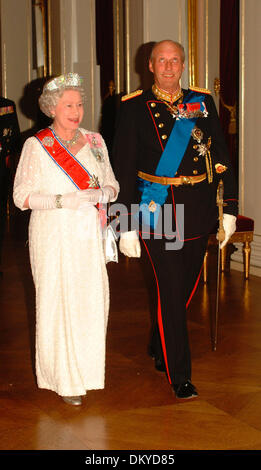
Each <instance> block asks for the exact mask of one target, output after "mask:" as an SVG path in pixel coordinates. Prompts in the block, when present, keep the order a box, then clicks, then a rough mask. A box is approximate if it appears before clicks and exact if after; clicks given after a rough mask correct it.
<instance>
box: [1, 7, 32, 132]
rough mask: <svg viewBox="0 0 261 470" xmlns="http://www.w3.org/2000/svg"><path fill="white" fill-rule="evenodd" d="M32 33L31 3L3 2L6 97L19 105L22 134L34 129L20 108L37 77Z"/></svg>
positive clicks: (2, 22) (2, 45)
mask: <svg viewBox="0 0 261 470" xmlns="http://www.w3.org/2000/svg"><path fill="white" fill-rule="evenodd" d="M31 31H32V27H31V0H19V1H17V0H1V38H2V41H1V47H2V51H1V54H2V88H3V89H2V94H3V96H4V97H6V98H9V99H11V100H13V101H14V102H15V103H16V107H17V116H18V121H19V125H20V130H21V131H24V130H27V129H29V128H30V127H31V126H32V122H31V120H30V119H29V118H27V117H26V116H25V115H24V114H23V113H22V112H21V110H20V107H19V100H20V99H21V97H22V96H23V90H24V86H25V85H27V84H28V83H29V82H31V80H33V79H35V78H36V75H35V73H34V72H33V70H32V50H31Z"/></svg>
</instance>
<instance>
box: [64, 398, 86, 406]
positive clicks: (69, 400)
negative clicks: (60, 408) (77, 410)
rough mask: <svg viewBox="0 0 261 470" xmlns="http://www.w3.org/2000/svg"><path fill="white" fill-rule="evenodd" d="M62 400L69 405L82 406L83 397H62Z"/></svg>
mask: <svg viewBox="0 0 261 470" xmlns="http://www.w3.org/2000/svg"><path fill="white" fill-rule="evenodd" d="M62 399H63V401H65V403H68V405H74V406H79V405H81V404H82V397H62Z"/></svg>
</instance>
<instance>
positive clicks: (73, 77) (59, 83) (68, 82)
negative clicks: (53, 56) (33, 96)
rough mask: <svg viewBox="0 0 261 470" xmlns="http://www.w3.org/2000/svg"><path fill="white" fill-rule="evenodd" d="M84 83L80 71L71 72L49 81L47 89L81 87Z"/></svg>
mask: <svg viewBox="0 0 261 470" xmlns="http://www.w3.org/2000/svg"><path fill="white" fill-rule="evenodd" d="M82 83H83V80H82V78H81V77H80V75H78V73H72V72H70V73H66V74H65V75H60V76H59V77H56V78H54V79H53V80H51V81H50V82H49V83H47V85H46V86H45V89H46V90H49V91H56V90H59V89H60V88H68V87H80V86H82Z"/></svg>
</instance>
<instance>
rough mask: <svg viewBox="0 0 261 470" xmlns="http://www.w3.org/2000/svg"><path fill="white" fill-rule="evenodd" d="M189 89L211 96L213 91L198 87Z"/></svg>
mask: <svg viewBox="0 0 261 470" xmlns="http://www.w3.org/2000/svg"><path fill="white" fill-rule="evenodd" d="M189 89H190V90H192V91H198V92H199V93H208V94H209V95H211V91H210V90H208V89H207V88H199V87H198V86H190V87H189Z"/></svg>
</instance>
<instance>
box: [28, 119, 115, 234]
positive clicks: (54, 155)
mask: <svg viewBox="0 0 261 470" xmlns="http://www.w3.org/2000/svg"><path fill="white" fill-rule="evenodd" d="M35 137H36V139H37V140H38V141H39V142H40V144H41V145H42V147H43V148H44V150H45V151H46V152H47V154H48V155H49V157H51V159H52V160H53V161H54V162H55V163H56V165H57V166H58V167H59V168H60V169H61V170H62V171H63V172H64V173H65V174H66V175H67V176H68V178H70V180H71V181H72V182H73V183H74V185H75V186H76V187H77V188H78V189H88V188H92V189H98V188H99V187H100V185H99V182H98V178H96V177H95V176H94V175H93V176H91V175H90V173H89V172H88V170H87V169H86V168H84V167H83V166H82V164H81V163H80V162H79V161H78V160H77V158H76V157H75V156H74V155H72V154H71V153H70V152H69V150H67V148H66V147H64V146H63V145H62V143H61V142H60V141H59V140H58V139H57V137H56V135H55V134H54V132H53V131H52V129H50V127H47V128H46V129H43V130H41V131H39V132H37V134H36V135H35ZM96 207H97V209H98V210H99V216H100V220H101V224H102V226H104V225H105V223H106V222H107V216H106V211H105V210H104V209H103V206H102V204H97V206H96Z"/></svg>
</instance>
